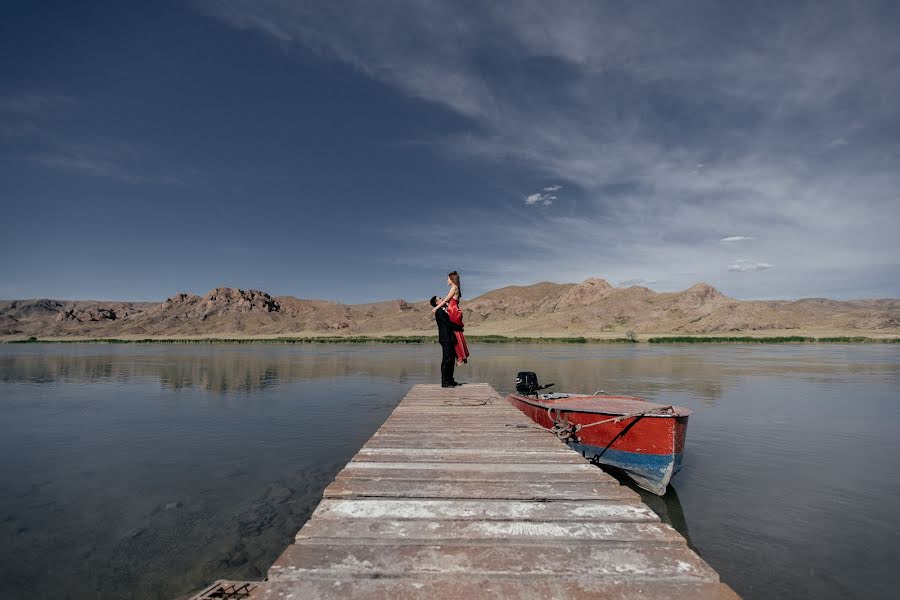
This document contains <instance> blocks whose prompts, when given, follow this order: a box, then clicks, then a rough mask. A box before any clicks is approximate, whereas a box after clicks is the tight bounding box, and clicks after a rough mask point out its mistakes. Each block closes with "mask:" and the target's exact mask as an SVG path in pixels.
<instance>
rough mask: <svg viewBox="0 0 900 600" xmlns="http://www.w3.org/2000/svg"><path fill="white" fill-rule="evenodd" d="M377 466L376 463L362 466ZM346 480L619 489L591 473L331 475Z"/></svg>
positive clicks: (391, 471)
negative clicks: (531, 484)
mask: <svg viewBox="0 0 900 600" xmlns="http://www.w3.org/2000/svg"><path fill="white" fill-rule="evenodd" d="M366 464H370V465H371V464H378V463H366ZM346 479H365V480H370V479H377V480H385V481H471V482H475V483H477V482H506V483H542V484H546V485H553V484H554V483H557V482H560V483H587V482H590V483H592V484H593V485H605V486H609V487H621V486H620V485H619V482H617V481H615V480H610V479H609V478H607V477H604V476H603V474H600V473H595V474H592V475H586V474H585V473H520V472H515V471H513V472H510V473H503V472H499V471H415V470H411V469H387V470H385V471H358V470H350V469H344V470H343V471H341V472H340V473H338V474H337V476H335V481H342V480H346Z"/></svg>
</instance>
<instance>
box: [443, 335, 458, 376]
mask: <svg viewBox="0 0 900 600" xmlns="http://www.w3.org/2000/svg"><path fill="white" fill-rule="evenodd" d="M453 346H454V344H453V342H441V350H443V351H444V354H443V356H442V357H441V383H452V382H453V369H455V368H456V350H454V347H453Z"/></svg>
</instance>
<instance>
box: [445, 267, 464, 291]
mask: <svg viewBox="0 0 900 600" xmlns="http://www.w3.org/2000/svg"><path fill="white" fill-rule="evenodd" d="M447 277H449V278H450V281H452V282H453V283H454V284H456V289H458V290H459V297H460V298H462V286H461V285H459V273H457V272H456V271H450V273H448V274H447Z"/></svg>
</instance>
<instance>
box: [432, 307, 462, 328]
mask: <svg viewBox="0 0 900 600" xmlns="http://www.w3.org/2000/svg"><path fill="white" fill-rule="evenodd" d="M434 318H435V319H437V320H438V321H439V322H440V323H441V325H446V326H447V328H448V329H449V330H450V331H463V326H462V325H459V324H457V323H454V322H453V321H451V320H450V315H448V314H447V311H444V310H438V311H437V312H436V313H434Z"/></svg>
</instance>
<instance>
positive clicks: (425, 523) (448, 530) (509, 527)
mask: <svg viewBox="0 0 900 600" xmlns="http://www.w3.org/2000/svg"><path fill="white" fill-rule="evenodd" d="M336 540H350V541H352V542H357V541H361V540H366V543H370V544H384V543H389V544H420V543H423V542H427V543H434V542H440V543H442V544H446V543H463V544H472V543H476V542H487V543H505V541H506V540H509V541H513V542H516V543H525V542H534V541H536V542H548V541H557V542H564V543H565V542H577V541H586V540H588V541H597V542H635V543H646V544H661V545H666V544H675V545H684V544H685V543H686V542H685V539H684V538H683V537H681V535H679V534H678V532H677V531H675V530H674V529H672V527H671V526H669V525H665V524H663V523H654V522H631V523H618V522H602V521H548V522H528V521H525V522H523V521H452V520H449V521H432V520H421V521H409V520H397V519H312V520H311V521H309V522H307V523H306V525H304V526H303V529H301V530H300V531H299V532H298V533H297V542H298V543H301V542H302V543H332V544H333V543H337V542H336Z"/></svg>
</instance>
